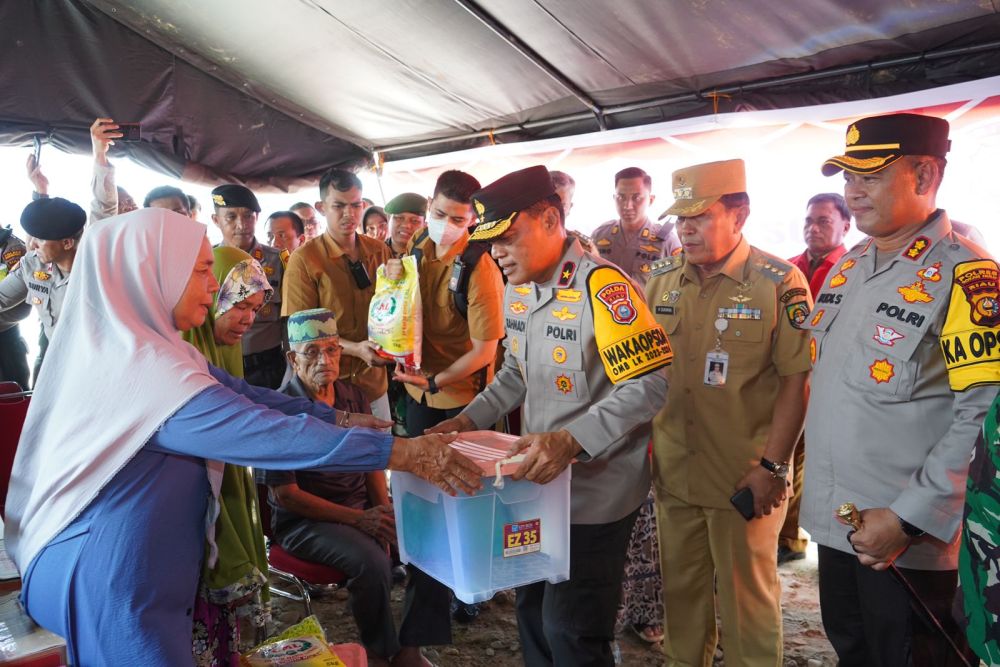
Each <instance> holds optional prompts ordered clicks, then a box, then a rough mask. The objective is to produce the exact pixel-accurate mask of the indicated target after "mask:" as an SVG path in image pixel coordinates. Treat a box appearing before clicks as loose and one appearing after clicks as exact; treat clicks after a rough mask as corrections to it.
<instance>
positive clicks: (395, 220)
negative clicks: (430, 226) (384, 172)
mask: <svg viewBox="0 0 1000 667" xmlns="http://www.w3.org/2000/svg"><path fill="white" fill-rule="evenodd" d="M385 212H386V213H388V214H389V238H387V239H386V240H385V244H386V245H387V246H389V250H390V251H391V252H392V256H393V257H396V258H399V257H402V256H403V255H405V254H406V247H407V245H408V244H409V243H410V239H411V238H413V232H415V231H417V230H418V229H420V228H421V227H423V226H424V218H425V217H426V216H427V197H423V196H421V195H418V194H417V193H415V192H404V193H403V194H401V195H396V196H395V197H393V198H392V199H390V200H389V203H388V204H386V205H385Z"/></svg>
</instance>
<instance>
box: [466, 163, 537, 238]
mask: <svg viewBox="0 0 1000 667" xmlns="http://www.w3.org/2000/svg"><path fill="white" fill-rule="evenodd" d="M554 194H556V187H555V185H553V184H552V176H551V175H550V174H549V170H548V169H546V168H545V167H543V166H541V165H537V166H534V167H528V168H527V169H521V170H519V171H514V172H511V173H509V174H507V175H506V176H503V177H502V178H499V179H497V180H495V181H493V182H492V183H490V184H489V185H487V186H486V187H485V188H483V189H482V190H480V191H478V192H476V193H474V194H473V195H472V204H473V206H475V209H476V215H477V216H478V217H479V225H478V226H477V227H476V229H475V231H473V232H472V234H471V235H470V237H469V240H470V241H489V240H490V239H495V238H496V237H498V236H500V235H501V234H503V233H504V232H505V231H507V229H508V228H509V227H510V226H511V225H512V224H514V220H515V218H517V214H518V213H520V212H521V211H523V210H524V209H526V208H528V207H530V206H532V205H533V204H537V203H538V202H540V201H542V200H543V199H546V198H547V197H550V196H552V195H554Z"/></svg>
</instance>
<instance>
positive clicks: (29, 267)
mask: <svg viewBox="0 0 1000 667" xmlns="http://www.w3.org/2000/svg"><path fill="white" fill-rule="evenodd" d="M68 286H69V273H63V272H62V269H60V268H59V267H58V266H56V265H55V263H52V262H50V263H47V264H46V263H43V262H42V261H41V260H40V259H38V255H36V254H35V253H34V252H29V253H28V254H27V255H25V256H24V257H22V258H21V262H20V263H19V264H18V265H17V266H16V267H14V269H13V270H12V271H11V272H10V273H9V274H7V277H6V278H4V279H3V281H0V311H5V310H9V309H11V308H14V307H15V306H18V305H20V304H22V303H27V304H29V305H30V306H33V307H34V308H35V311H36V312H37V313H38V319H39V320H41V323H42V333H44V334H45V337H46V338H48V339H49V340H52V332H53V330H54V329H55V326H56V322H57V321H58V320H59V313H60V311H62V305H63V302H64V301H65V300H66V288H67V287H68Z"/></svg>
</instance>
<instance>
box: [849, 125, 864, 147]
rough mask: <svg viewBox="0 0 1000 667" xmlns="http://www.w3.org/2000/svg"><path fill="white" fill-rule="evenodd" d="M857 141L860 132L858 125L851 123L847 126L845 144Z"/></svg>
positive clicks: (851, 144) (859, 138)
mask: <svg viewBox="0 0 1000 667" xmlns="http://www.w3.org/2000/svg"><path fill="white" fill-rule="evenodd" d="M859 141H861V133H860V132H858V126H857V125H851V126H850V127H849V128H847V145H848V146H853V145H854V144H856V143H858V142H859Z"/></svg>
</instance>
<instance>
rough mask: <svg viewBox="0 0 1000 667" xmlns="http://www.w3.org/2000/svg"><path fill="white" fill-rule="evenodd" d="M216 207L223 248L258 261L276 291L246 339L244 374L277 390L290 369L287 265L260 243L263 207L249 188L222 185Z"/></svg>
mask: <svg viewBox="0 0 1000 667" xmlns="http://www.w3.org/2000/svg"><path fill="white" fill-rule="evenodd" d="M212 204H214V206H215V212H214V213H213V214H212V221H213V222H214V223H215V224H216V225H218V227H219V229H221V230H222V245H227V246H231V247H233V248H239V249H240V250H242V251H243V252H246V253H248V254H249V255H250V256H251V257H253V258H254V259H256V260H257V261H258V262H259V263H260V265H261V267H262V268H263V269H264V274H265V275H266V276H267V281H268V282H269V283H271V287H272V288H274V296H272V297H271V300H270V301H269V302H268V303H265V304H264V306H263V307H262V308H261V309H260V312H259V313H257V317H256V319H254V322H253V325H252V326H251V327H250V329H249V331H247V332H246V333H245V334H244V335H243V372H244V378H245V379H246V381H247V382H248V383H249V384H252V385H257V386H259V387H267V388H269V389H277V388H278V387H280V386H281V380H282V378H284V376H285V370H286V369H287V367H288V364H287V362H286V361H285V353H284V352H283V351H282V342H283V341H284V338H285V331H284V327H283V326H282V325H281V282H282V279H283V277H284V272H285V261H284V259H282V256H281V251H280V250H278V249H277V248H272V247H271V246H269V245H264V244H262V243H259V242H258V241H257V237H256V235H255V232H256V227H257V216H258V214H259V213H260V204H258V203H257V197H256V196H254V193H253V192H251V191H250V189H249V188H246V187H244V186H242V185H233V184H229V185H220V186H219V187H217V188H215V189H214V190H212Z"/></svg>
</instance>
